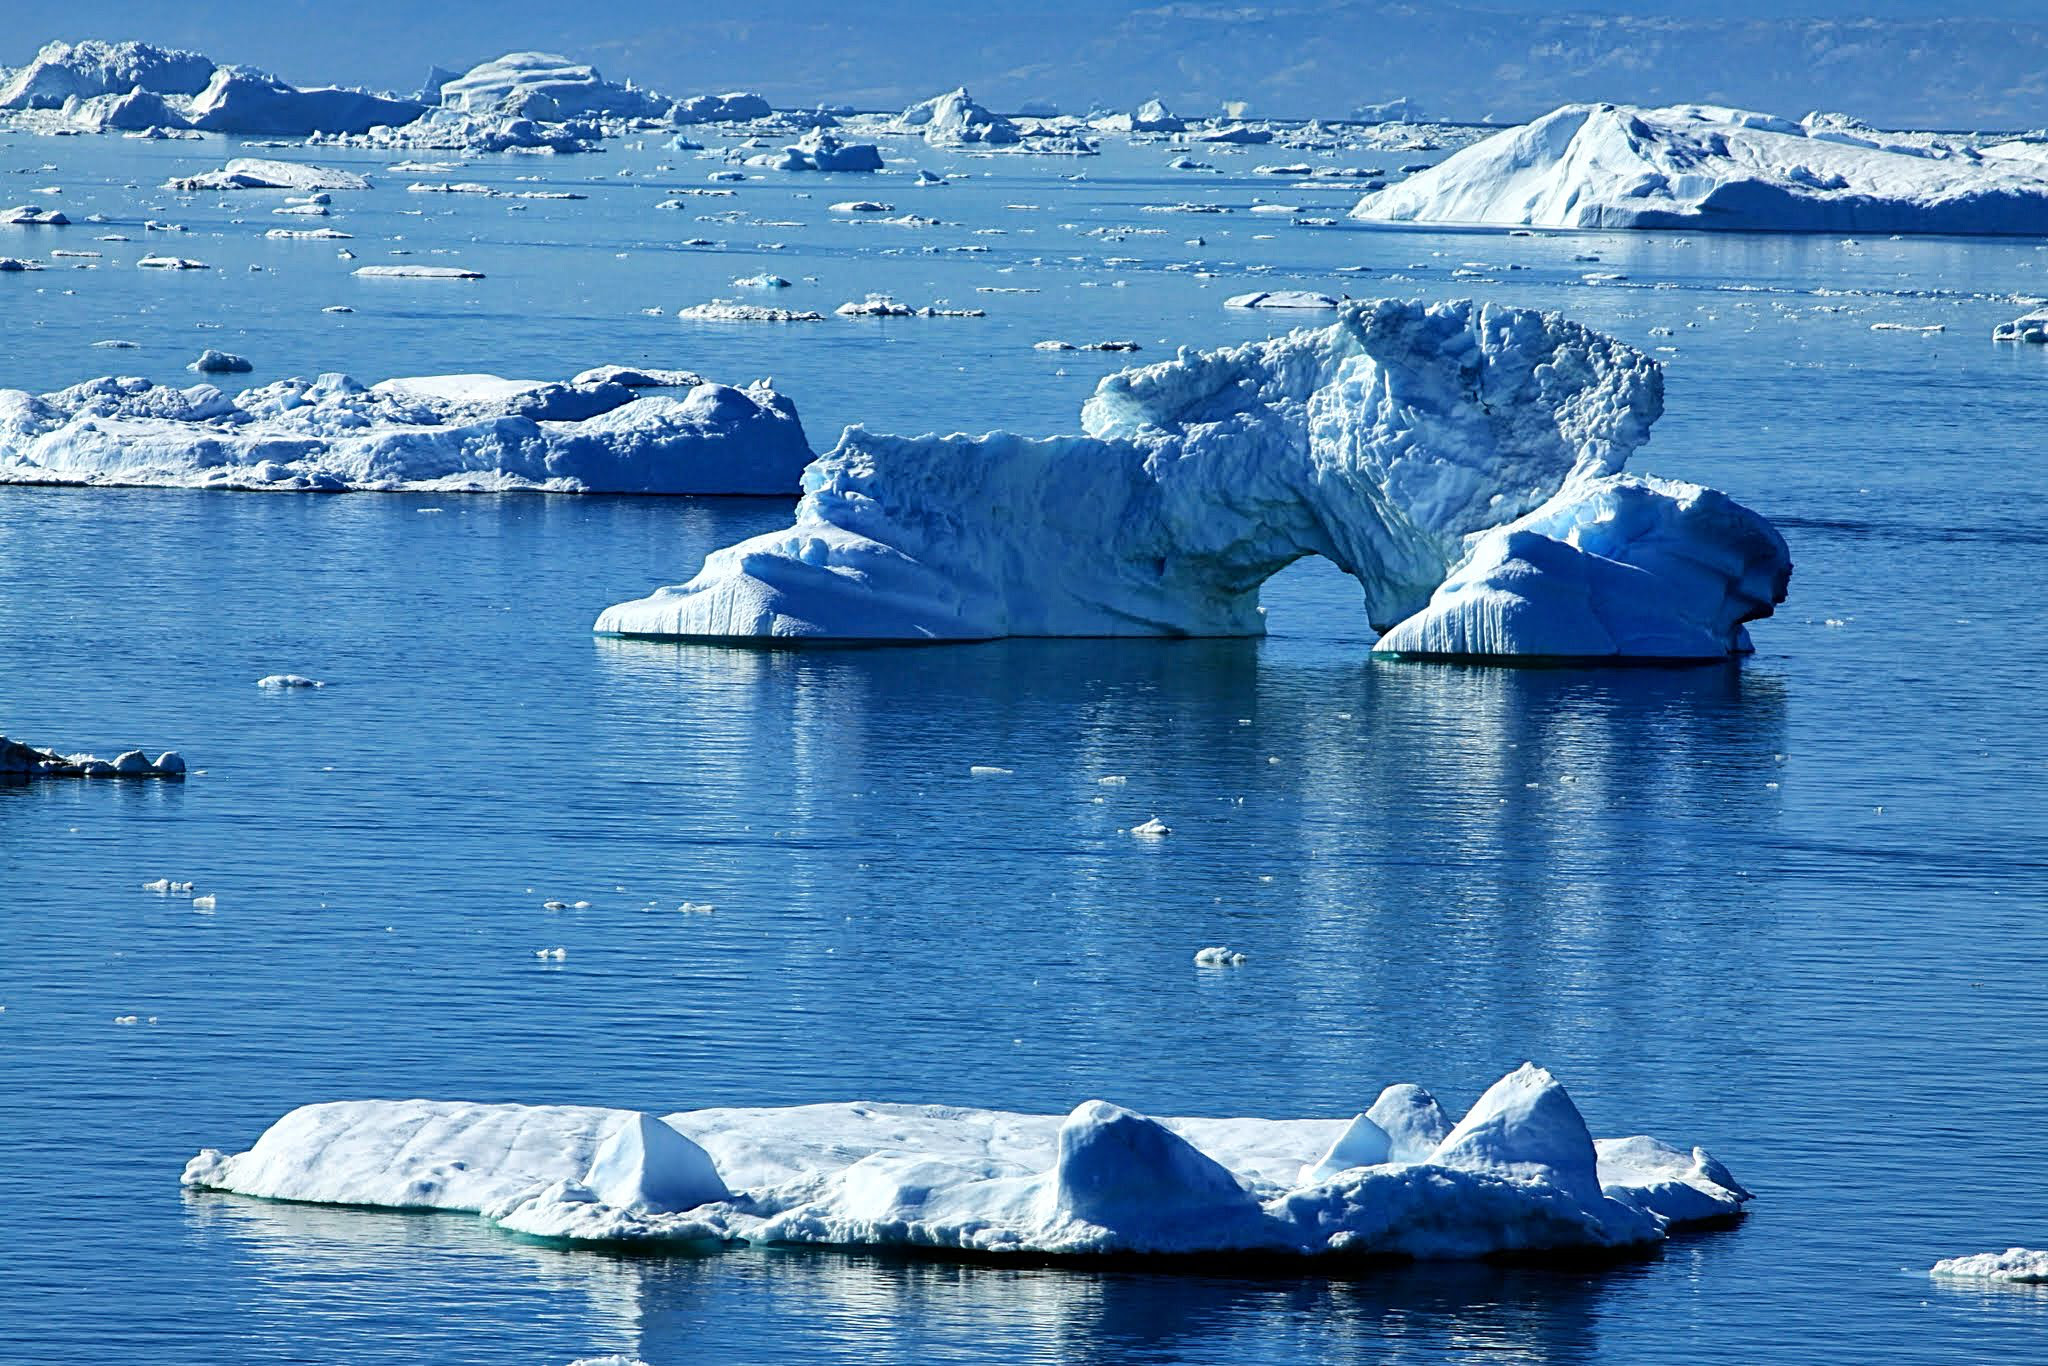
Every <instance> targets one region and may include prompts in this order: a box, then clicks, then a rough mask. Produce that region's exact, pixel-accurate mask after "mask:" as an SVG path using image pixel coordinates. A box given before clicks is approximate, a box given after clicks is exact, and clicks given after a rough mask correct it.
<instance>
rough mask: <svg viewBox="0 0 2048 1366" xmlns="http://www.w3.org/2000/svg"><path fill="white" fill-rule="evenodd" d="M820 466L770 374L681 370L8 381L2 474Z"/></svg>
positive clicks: (440, 486)
mask: <svg viewBox="0 0 2048 1366" xmlns="http://www.w3.org/2000/svg"><path fill="white" fill-rule="evenodd" d="M810 458H811V452H810V448H809V446H808V445H807V443H806V442H805V439H804V432H803V425H802V423H801V422H800V421H799V420H798V417H797V412H796V407H795V405H794V404H792V403H791V402H790V401H789V400H788V399H787V398H784V397H783V396H782V395H780V394H778V393H776V392H775V390H774V388H773V387H772V386H771V385H770V384H769V383H768V382H767V381H765V380H764V381H760V382H757V383H755V384H752V385H749V386H747V387H746V388H743V389H736V388H731V387H728V386H726V385H723V384H713V383H710V382H708V381H705V380H703V379H700V378H699V377H697V376H695V375H691V374H687V373H685V372H681V371H657V372H651V373H650V372H644V371H623V372H622V371H617V370H614V371H609V372H607V371H598V372H586V373H585V374H584V375H579V376H578V377H577V378H576V379H575V380H574V381H571V382H570V383H567V384H560V383H548V382H542V381H538V380H519V379H501V378H499V377H497V376H495V375H426V376H418V377H412V378H399V379H388V380H384V381H383V382H381V383H378V384H374V385H367V386H366V385H364V384H361V383H359V382H358V381H356V380H354V379H351V378H349V377H348V376H347V375H341V374H328V375H322V376H320V377H319V378H318V379H316V380H311V381H308V380H304V379H287V380H280V381H278V382H276V383H274V384H268V385H263V386H261V387H259V388H254V389H249V390H247V391H245V392H243V393H241V394H239V395H236V396H235V397H233V398H230V397H228V396H227V395H226V394H225V393H223V392H222V391H221V390H219V389H217V388H214V387H213V386H212V385H208V384H198V385H194V386H193V387H191V388H188V389H178V388H173V387H171V386H169V385H161V384H152V383H150V382H149V381H148V380H144V379H132V378H126V379H123V378H107V379H96V380H88V381H86V382H85V383H83V384H77V385H73V386H72V387H71V388H69V389H64V390H60V391H58V392H56V393H52V394H42V395H35V394H29V393H26V392H23V391H21V390H18V389H0V484H10V483H11V484H24V483H27V484H120V485H153V486H162V487H174V488H238V489H284V490H291V489H318V490H342V489H366V490H395V489H431V490H443V491H449V492H460V491H487V492H498V491H512V490H539V491H544V492H562V493H663V494H762V495H767V494H784V495H786V494H788V493H790V492H792V491H793V490H794V489H795V488H796V485H797V480H798V476H799V474H800V472H801V471H802V469H803V467H804V465H805V463H806V462H807V461H809V460H810Z"/></svg>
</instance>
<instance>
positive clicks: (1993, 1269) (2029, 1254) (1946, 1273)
mask: <svg viewBox="0 0 2048 1366" xmlns="http://www.w3.org/2000/svg"><path fill="white" fill-rule="evenodd" d="M1927 1274H1928V1275H1930V1276H1934V1277H1938V1278H1942V1279H1951V1280H1976V1281H2004V1282H2005V1283H2007V1284H2008V1285H2048V1251H2036V1250H2035V1249H2033V1248H2026V1247H2009V1248H2007V1249H2006V1250H2005V1251H2003V1252H1978V1253H1974V1254H1972V1255H1971V1256H1968V1257H1947V1258H1944V1259H1942V1260H1941V1261H1938V1262H1936V1263H1935V1264H1934V1265H1933V1266H1932V1267H1930V1268H1928V1271H1927Z"/></svg>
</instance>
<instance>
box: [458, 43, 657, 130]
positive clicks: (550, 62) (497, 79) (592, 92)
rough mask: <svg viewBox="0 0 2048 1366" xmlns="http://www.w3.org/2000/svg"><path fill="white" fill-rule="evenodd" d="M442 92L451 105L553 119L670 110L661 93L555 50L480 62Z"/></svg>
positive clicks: (644, 114)
mask: <svg viewBox="0 0 2048 1366" xmlns="http://www.w3.org/2000/svg"><path fill="white" fill-rule="evenodd" d="M439 93H440V103H441V106H442V107H443V108H445V109H454V110H458V111H461V112H463V113H471V114H490V113H498V114H505V115H510V116H514V117H522V118H530V119H540V120H543V121H546V122H551V123H559V122H561V121H563V120H566V119H572V118H582V117H586V116H590V115H608V116H611V117H614V118H660V117H662V116H664V115H665V114H667V113H668V110H669V101H668V100H665V99H663V98H662V97H661V96H659V95H655V94H651V93H650V92H648V91H645V90H640V89H637V88H636V87H634V86H633V85H631V84H627V85H618V84H615V83H613V82H611V81H607V80H606V79H605V78H604V77H603V76H601V75H599V74H598V71H597V68H596V67H593V66H589V65H586V64H584V63H582V62H572V61H570V60H569V59H568V58H567V57H559V56H556V55H555V54H554V53H551V52H508V53H506V54H505V55H504V56H502V57H494V58H492V59H491V60H490V61H487V62H480V63H478V64H477V65H476V66H473V67H471V68H470V69H469V70H468V71H467V72H465V73H463V74H462V75H460V76H456V77H454V78H452V79H450V80H448V81H445V82H443V83H442V84H441V86H440V91H439Z"/></svg>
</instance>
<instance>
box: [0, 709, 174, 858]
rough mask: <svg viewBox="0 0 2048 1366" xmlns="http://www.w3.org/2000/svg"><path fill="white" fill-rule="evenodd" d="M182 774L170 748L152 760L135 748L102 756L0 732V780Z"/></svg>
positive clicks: (154, 776)
mask: <svg viewBox="0 0 2048 1366" xmlns="http://www.w3.org/2000/svg"><path fill="white" fill-rule="evenodd" d="M184 777H185V760H184V759H183V758H182V757H180V755H179V754H178V751H176V750H174V749H167V750H165V751H164V752H163V753H161V754H159V755H157V757H156V758H154V759H151V758H150V757H149V756H148V755H147V754H145V753H143V752H142V751H141V750H139V749H131V750H128V751H126V752H124V753H122V754H120V755H118V756H116V757H115V758H112V759H102V758H99V757H98V756H97V755H92V754H60V753H58V752H57V751H56V750H53V749H37V748H36V747H35V746H33V745H25V744H23V743H22V742H21V741H19V740H10V739H8V738H7V737H6V736H4V735H0V783H24V782H27V781H29V780H30V779H32V778H168V779H172V780H173V781H179V782H182V781H183V780H184ZM187 885H188V887H189V885H190V884H187Z"/></svg>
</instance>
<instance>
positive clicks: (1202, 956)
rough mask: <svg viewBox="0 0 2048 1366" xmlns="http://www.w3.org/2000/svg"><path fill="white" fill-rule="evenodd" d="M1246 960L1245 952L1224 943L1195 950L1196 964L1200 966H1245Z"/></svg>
mask: <svg viewBox="0 0 2048 1366" xmlns="http://www.w3.org/2000/svg"><path fill="white" fill-rule="evenodd" d="M1245 962H1246V959H1245V956H1244V955H1243V954H1241V953H1239V952H1237V950H1235V949H1232V948H1228V947H1226V946H1224V945H1222V944H1212V945H1210V946H1209V947H1208V948H1206V949H1196V950H1195V964H1196V966H1198V967H1204V968H1236V967H1243V966H1244V964H1245Z"/></svg>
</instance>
